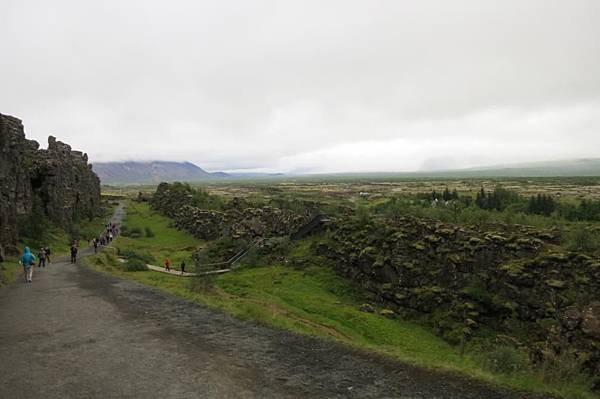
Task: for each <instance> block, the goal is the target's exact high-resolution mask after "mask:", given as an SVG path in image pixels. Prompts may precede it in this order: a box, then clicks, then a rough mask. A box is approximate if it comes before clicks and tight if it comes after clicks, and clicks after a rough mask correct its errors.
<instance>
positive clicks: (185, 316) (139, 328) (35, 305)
mask: <svg viewBox="0 0 600 399" xmlns="http://www.w3.org/2000/svg"><path fill="white" fill-rule="evenodd" d="M120 216H121V214H119V215H118V217H120ZM81 252H82V255H85V254H86V253H89V250H84V251H81ZM35 272H36V273H35V274H34V280H33V283H32V284H25V283H22V282H21V281H18V282H15V283H14V284H11V285H10V286H8V287H6V288H3V289H1V290H0V397H2V398H12V399H16V398H46V399H51V398H337V397H339V398H342V397H343V398H346V397H348V398H478V399H479V398H489V399H493V398H527V397H530V398H533V397H534V396H530V395H524V394H522V393H515V392H511V391H507V390H503V389H499V388H494V387H489V386H487V385H485V384H482V383H479V382H475V381H472V380H470V379H466V378H461V377H457V376H449V375H445V374H439V373H434V372H431V371H425V370H421V369H418V368H415V367H411V366H407V365H405V364H403V363H400V362H397V361H393V360H390V359H386V358H383V357H381V356H376V355H372V354H369V353H366V352H362V351H359V350H355V349H352V348H349V347H346V346H344V345H339V344H336V343H333V342H330V341H326V340H320V339H315V338H310V337H305V336H301V335H297V334H294V333H290V332H286V331H282V330H278V329H273V328H269V327H264V326H258V325H255V324H252V323H249V322H243V321H240V320H237V319H234V318H232V317H230V316H228V315H226V314H224V313H222V312H219V311H214V310H210V309H207V308H205V307H203V306H200V305H197V304H194V303H191V302H188V301H185V300H182V299H180V298H177V297H174V296H171V295H169V294H165V293H162V292H159V291H157V290H155V289H153V288H149V287H146V286H143V285H140V284H137V283H135V282H132V281H127V280H121V279H118V278H114V277H110V276H106V275H103V274H99V273H97V272H94V271H92V270H90V269H88V268H84V267H81V266H80V265H71V264H69V263H65V262H64V261H62V262H56V263H52V264H50V265H49V266H48V267H46V268H45V269H42V270H40V269H36V270H35Z"/></svg>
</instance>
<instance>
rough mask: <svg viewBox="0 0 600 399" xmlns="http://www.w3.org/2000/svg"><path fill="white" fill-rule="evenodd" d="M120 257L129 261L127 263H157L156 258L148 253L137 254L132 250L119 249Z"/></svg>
mask: <svg viewBox="0 0 600 399" xmlns="http://www.w3.org/2000/svg"><path fill="white" fill-rule="evenodd" d="M119 256H120V257H122V258H125V259H127V261H130V260H135V259H139V260H140V261H142V262H143V263H144V264H146V263H150V264H152V263H153V262H154V261H155V259H154V256H152V255H150V254H149V253H147V252H137V251H132V250H130V249H119Z"/></svg>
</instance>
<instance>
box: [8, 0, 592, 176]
mask: <svg viewBox="0 0 600 399" xmlns="http://www.w3.org/2000/svg"><path fill="white" fill-rule="evenodd" d="M599 21H600V1H597V0H590V1H576V0H569V1H567V0H560V1H549V0H540V1H533V0H517V1H507V0H502V1H483V0H473V1H456V0H453V1H447V0H440V1H401V0H390V1H377V0H365V1H352V0H341V1H328V0H319V1H307V0H301V1H300V0H298V1H293V2H292V1H282V0H280V1H251V0H245V1H181V0H170V1H154V0H139V1H137V0H135V1H134V0H118V1H115V0H102V1H83V0H71V1H66V0H52V1H48V0H38V1H31V0H0V112H1V113H4V114H11V115H14V116H17V117H19V118H21V119H23V121H24V124H25V129H26V134H27V136H28V137H30V138H33V139H36V140H38V141H40V142H41V143H42V145H43V146H45V145H46V142H47V136H48V135H49V134H53V135H56V136H57V137H58V138H59V140H62V141H65V142H67V143H69V144H71V145H72V146H73V147H74V148H76V149H81V150H83V151H85V152H87V153H88V154H89V156H90V158H91V160H92V161H98V162H99V161H110V160H151V159H159V160H181V161H184V160H186V161H192V162H194V163H196V164H198V165H199V166H201V167H203V168H205V169H208V170H211V171H214V170H240V169H249V170H263V171H283V172H339V171H404V170H419V169H440V168H455V167H469V166H476V165H489V164H498V163H508V162H523V161H536V160H548V159H558V158H575V157H600V22H599Z"/></svg>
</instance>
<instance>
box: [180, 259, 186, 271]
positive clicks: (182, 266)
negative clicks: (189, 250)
mask: <svg viewBox="0 0 600 399" xmlns="http://www.w3.org/2000/svg"><path fill="white" fill-rule="evenodd" d="M180 267H181V274H183V273H185V261H184V260H182V261H181V266H180Z"/></svg>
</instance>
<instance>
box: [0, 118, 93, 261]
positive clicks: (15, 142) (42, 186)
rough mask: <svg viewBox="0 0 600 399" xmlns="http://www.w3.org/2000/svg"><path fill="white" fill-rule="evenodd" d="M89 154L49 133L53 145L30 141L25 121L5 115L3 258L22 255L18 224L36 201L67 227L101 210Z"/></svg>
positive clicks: (0, 147)
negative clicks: (19, 249)
mask: <svg viewBox="0 0 600 399" xmlns="http://www.w3.org/2000/svg"><path fill="white" fill-rule="evenodd" d="M87 161H88V159H87V155H86V154H83V153H81V152H79V151H72V150H71V147H69V146H68V145H67V144H64V143H61V142H60V141H56V139H55V138H54V137H52V136H50V137H49V138H48V149H39V144H38V143H37V142H35V141H33V140H27V139H26V138H25V133H24V129H23V123H22V122H21V120H19V119H17V118H15V117H12V116H8V115H3V114H0V260H1V258H3V257H4V255H5V253H9V254H16V253H17V248H16V244H17V241H18V223H19V220H20V219H21V218H24V217H27V216H28V215H30V214H31V212H32V208H33V206H34V204H37V205H39V206H40V207H41V209H42V211H43V213H44V214H45V215H46V216H47V217H48V219H49V220H50V221H52V222H54V223H56V224H58V225H59V226H61V227H64V228H67V227H68V226H70V225H71V224H72V223H73V222H74V221H76V220H77V219H80V218H85V217H87V218H91V217H93V216H95V215H97V214H98V212H99V210H100V180H99V179H98V177H97V176H96V174H95V173H94V172H93V171H92V169H91V165H90V164H88V162H87Z"/></svg>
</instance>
